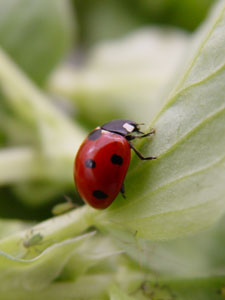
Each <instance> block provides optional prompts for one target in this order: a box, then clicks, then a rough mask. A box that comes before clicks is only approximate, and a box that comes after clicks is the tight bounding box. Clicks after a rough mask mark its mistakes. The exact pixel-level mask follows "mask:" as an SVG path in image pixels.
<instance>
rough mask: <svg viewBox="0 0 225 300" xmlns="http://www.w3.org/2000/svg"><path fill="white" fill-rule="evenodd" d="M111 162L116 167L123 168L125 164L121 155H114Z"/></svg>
mask: <svg viewBox="0 0 225 300" xmlns="http://www.w3.org/2000/svg"><path fill="white" fill-rule="evenodd" d="M111 162H112V163H113V164H114V165H120V166H121V165H122V164H123V158H122V157H121V156H120V155H117V154H113V155H112V157H111Z"/></svg>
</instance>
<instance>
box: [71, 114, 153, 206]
mask: <svg viewBox="0 0 225 300" xmlns="http://www.w3.org/2000/svg"><path fill="white" fill-rule="evenodd" d="M154 132H155V131H154V130H152V131H150V132H148V133H146V134H144V133H143V132H141V131H140V129H139V125H138V124H137V123H135V122H133V121H130V120H113V121H111V122H109V123H106V124H104V125H102V126H100V127H97V128H95V129H94V130H93V131H92V132H91V133H90V134H89V135H88V136H87V138H86V139H85V140H84V142H83V143H82V145H81V146H80V148H79V150H78V152H77V155H76V158H75V162H74V180H75V185H76V188H77V191H78V193H79V194H80V196H81V198H82V199H83V200H84V201H85V202H87V203H88V204H89V205H91V206H92V207H94V208H97V209H104V208H106V207H108V206H109V205H110V204H111V203H112V202H113V200H114V199H115V198H116V196H117V195H118V193H119V192H121V193H122V195H123V197H125V193H124V183H123V182H124V178H125V176H126V173H127V170H128V167H129V164H130V156H131V149H133V150H134V152H135V153H136V154H137V156H138V157H139V158H140V159H142V160H152V159H156V157H153V156H150V157H143V156H142V154H141V153H140V152H139V151H138V150H137V149H135V147H134V146H133V145H132V143H131V141H132V140H134V139H136V138H144V137H147V136H150V135H151V134H153V133H154ZM135 133H136V134H135Z"/></svg>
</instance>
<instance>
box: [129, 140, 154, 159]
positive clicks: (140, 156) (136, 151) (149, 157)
mask: <svg viewBox="0 0 225 300" xmlns="http://www.w3.org/2000/svg"><path fill="white" fill-rule="evenodd" d="M129 144H130V147H131V149H133V150H134V152H135V153H136V154H137V156H138V157H139V158H140V159H141V160H153V159H156V158H157V157H155V156H148V157H144V156H143V155H142V154H141V153H140V152H139V151H138V150H137V149H136V148H135V147H134V146H133V145H132V144H131V143H129Z"/></svg>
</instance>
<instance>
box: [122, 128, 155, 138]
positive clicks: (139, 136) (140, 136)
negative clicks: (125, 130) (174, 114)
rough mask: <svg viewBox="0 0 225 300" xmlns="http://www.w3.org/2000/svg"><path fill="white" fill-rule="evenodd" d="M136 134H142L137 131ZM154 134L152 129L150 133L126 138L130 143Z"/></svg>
mask: <svg viewBox="0 0 225 300" xmlns="http://www.w3.org/2000/svg"><path fill="white" fill-rule="evenodd" d="M138 133H143V132H141V131H138ZM154 133H155V129H152V130H151V131H150V132H148V133H144V134H142V135H130V136H129V137H127V138H128V140H129V141H131V140H134V139H140V138H144V137H146V136H150V135H152V134H154Z"/></svg>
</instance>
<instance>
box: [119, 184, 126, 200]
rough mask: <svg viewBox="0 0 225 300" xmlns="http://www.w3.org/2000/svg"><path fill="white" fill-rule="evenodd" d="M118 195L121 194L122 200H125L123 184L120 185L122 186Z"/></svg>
mask: <svg viewBox="0 0 225 300" xmlns="http://www.w3.org/2000/svg"><path fill="white" fill-rule="evenodd" d="M120 193H121V194H122V196H123V198H124V199H125V198H126V195H125V188H124V183H123V184H122V186H121V188H120Z"/></svg>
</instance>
